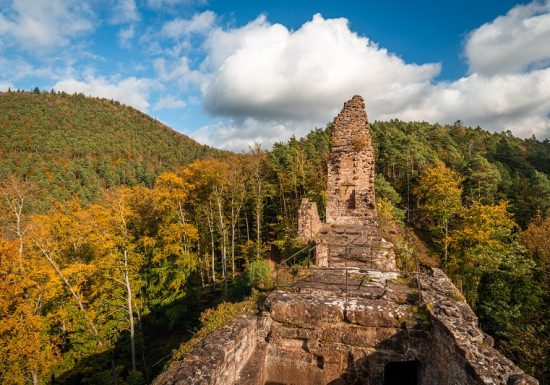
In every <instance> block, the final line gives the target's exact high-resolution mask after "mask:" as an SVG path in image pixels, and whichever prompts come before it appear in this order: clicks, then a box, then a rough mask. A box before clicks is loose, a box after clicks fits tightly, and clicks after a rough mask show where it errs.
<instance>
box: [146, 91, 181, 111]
mask: <svg viewBox="0 0 550 385" xmlns="http://www.w3.org/2000/svg"><path fill="white" fill-rule="evenodd" d="M186 106H187V103H185V101H183V100H181V99H178V98H176V97H175V96H171V95H168V96H165V97H162V98H160V99H159V100H158V101H157V102H156V103H155V106H154V107H153V109H155V110H157V111H158V110H169V109H178V108H185V107H186Z"/></svg>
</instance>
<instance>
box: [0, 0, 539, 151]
mask: <svg viewBox="0 0 550 385" xmlns="http://www.w3.org/2000/svg"><path fill="white" fill-rule="evenodd" d="M35 86H38V87H40V88H41V89H51V88H54V89H55V90H64V91H67V92H83V93H85V94H89V95H94V96H100V97H107V98H112V99H117V100H119V101H121V102H123V103H126V104H129V105H132V106H134V107H136V108H138V109H140V110H142V111H144V112H146V113H148V114H150V115H152V116H154V117H156V118H157V119H159V120H161V121H163V122H165V123H166V124H167V125H169V126H170V127H172V128H174V129H176V130H178V131H181V132H183V133H185V134H187V135H190V136H191V137H193V138H195V139H197V140H199V141H200V142H203V143H208V144H211V145H214V146H217V147H224V148H229V149H236V150H240V149H246V148H247V146H248V145H249V144H250V143H252V142H253V141H257V142H262V143H263V144H264V145H265V146H266V147H269V145H270V144H271V143H273V142H274V141H280V140H286V139H287V138H288V137H290V136H291V135H296V136H302V135H304V134H305V133H307V132H308V131H309V130H311V129H312V128H314V127H316V126H324V125H325V124H326V123H328V122H329V121H330V120H331V119H332V118H333V116H334V115H335V114H336V113H337V112H338V110H339V109H340V108H341V106H342V104H343V102H344V101H345V100H347V99H349V98H350V97H351V96H352V95H354V94H361V95H363V96H364V97H365V99H366V105H367V110H368V114H369V118H370V120H387V119H391V118H401V119H405V120H422V121H424V120H425V121H429V122H440V123H452V122H454V121H456V120H458V119H461V120H462V121H463V122H465V123H466V124H467V125H472V126H477V125H480V126H482V127H483V128H486V129H489V130H492V131H502V130H510V131H512V132H513V133H514V134H516V135H518V136H522V137H528V136H531V135H536V136H537V137H538V138H548V137H550V0H545V1H535V2H525V3H518V2H514V1H506V0H501V1H489V0H487V1H473V0H464V1H461V2H456V1H434V0H432V1H428V0H419V1H414V2H411V1H393V2H381V1H379V2H374V1H347V2H346V1H253V0H249V1H227V0H226V1H220V0H195V1H194V0H102V1H100V0H92V1H88V2H84V1H77V0H9V1H8V0H0V90H6V89H7V88H8V87H11V88H22V89H31V88H33V87H35ZM0 113H1V112H0Z"/></svg>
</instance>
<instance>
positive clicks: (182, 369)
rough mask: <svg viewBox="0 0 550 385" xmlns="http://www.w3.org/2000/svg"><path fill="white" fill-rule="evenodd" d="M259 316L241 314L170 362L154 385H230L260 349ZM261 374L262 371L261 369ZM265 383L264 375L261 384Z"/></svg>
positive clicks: (259, 382)
mask: <svg viewBox="0 0 550 385" xmlns="http://www.w3.org/2000/svg"><path fill="white" fill-rule="evenodd" d="M257 321H258V319H257V317H238V318H236V319H235V320H234V321H232V322H231V323H230V324H229V325H227V326H224V327H222V328H220V329H218V330H216V331H215V332H214V333H212V334H211V335H210V336H208V337H207V338H206V339H205V340H203V341H201V342H200V343H199V344H198V345H197V346H195V348H194V349H193V351H192V352H191V353H189V354H187V355H186V356H185V357H183V359H181V360H175V361H173V362H171V363H170V365H169V366H168V368H167V369H166V370H165V371H164V372H162V373H161V374H160V375H159V376H158V377H157V378H156V379H155V381H154V382H153V385H176V384H177V385H229V384H235V383H236V381H237V379H238V378H239V374H240V373H241V371H242V370H243V368H244V367H245V365H246V364H247V362H248V361H249V359H250V357H251V356H252V354H253V353H254V352H256V349H257V343H258V327H257V326H258V322H257ZM257 375H259V376H261V373H257ZM260 384H263V382H261V379H260V380H259V381H258V385H260Z"/></svg>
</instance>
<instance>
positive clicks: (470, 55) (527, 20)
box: [466, 1, 550, 75]
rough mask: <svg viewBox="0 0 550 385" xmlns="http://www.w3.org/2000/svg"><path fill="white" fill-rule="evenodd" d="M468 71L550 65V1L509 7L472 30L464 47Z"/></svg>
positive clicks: (499, 70) (506, 69)
mask: <svg viewBox="0 0 550 385" xmlns="http://www.w3.org/2000/svg"><path fill="white" fill-rule="evenodd" d="M466 56H467V59H468V63H469V65H470V71H471V72H474V73H480V74H491V75H492V74H496V73H515V72H519V71H522V70H524V69H526V68H528V67H530V66H534V67H535V68H536V67H537V66H543V67H544V66H548V64H550V62H549V58H550V1H546V2H545V3H539V2H532V3H530V4H527V5H518V6H516V7H514V8H512V9H511V10H510V11H509V12H508V13H507V14H506V15H505V16H500V17H497V18H496V19H495V20H493V21H491V22H490V23H486V24H483V25H482V26H481V27H479V28H477V29H476V30H474V31H473V32H472V33H471V34H470V36H469V38H468V41H467V44H466Z"/></svg>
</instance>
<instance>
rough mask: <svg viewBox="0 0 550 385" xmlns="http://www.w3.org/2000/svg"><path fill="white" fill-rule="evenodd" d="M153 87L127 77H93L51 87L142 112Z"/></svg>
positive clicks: (151, 82) (141, 80)
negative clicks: (127, 106) (109, 100)
mask: <svg viewBox="0 0 550 385" xmlns="http://www.w3.org/2000/svg"><path fill="white" fill-rule="evenodd" d="M154 87H155V83H154V82H153V81H152V80H150V79H145V78H135V77H129V78H126V79H121V80H119V79H106V78H103V77H93V76H89V77H87V78H86V79H85V80H76V79H73V78H70V79H65V80H61V81H59V82H57V83H55V84H54V86H53V88H54V89H55V90H57V91H65V92H67V93H80V92H81V93H83V94H85V95H90V96H97V97H100V98H107V99H113V100H118V101H119V102H121V103H124V104H127V105H130V106H132V107H135V108H137V109H138V110H141V111H144V112H147V110H148V109H149V106H150V104H149V101H148V98H149V94H150V92H151V90H152V89H153V88H154Z"/></svg>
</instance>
